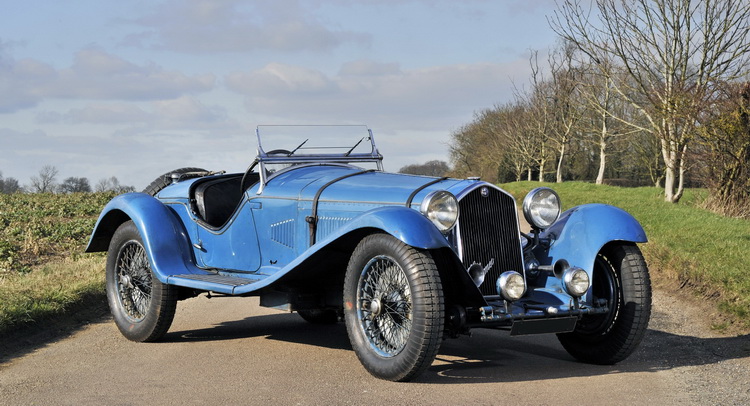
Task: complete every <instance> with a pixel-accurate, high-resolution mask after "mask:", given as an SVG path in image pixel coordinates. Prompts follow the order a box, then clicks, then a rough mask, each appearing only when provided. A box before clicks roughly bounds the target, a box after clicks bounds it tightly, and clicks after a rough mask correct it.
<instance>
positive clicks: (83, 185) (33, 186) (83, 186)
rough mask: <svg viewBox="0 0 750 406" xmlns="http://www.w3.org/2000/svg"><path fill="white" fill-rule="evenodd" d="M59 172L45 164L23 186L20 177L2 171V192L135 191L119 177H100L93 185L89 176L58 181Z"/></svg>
mask: <svg viewBox="0 0 750 406" xmlns="http://www.w3.org/2000/svg"><path fill="white" fill-rule="evenodd" d="M58 174H59V172H58V170H57V168H55V167H54V166H51V165H45V166H43V167H42V169H40V170H39V172H38V173H37V174H36V175H34V176H32V177H31V180H30V183H29V184H28V185H25V186H22V185H21V184H20V183H19V182H18V179H15V178H12V177H8V178H4V177H3V174H2V172H0V193H6V194H10V193H92V192H110V191H112V192H116V193H127V192H134V191H135V187H133V186H127V185H122V184H120V181H119V180H117V177H115V176H112V177H110V178H102V179H100V180H99V181H98V182H97V183H96V184H95V185H94V186H93V187H92V186H91V183H90V182H89V180H88V178H85V177H75V176H71V177H68V178H65V179H63V181H62V182H60V183H58V182H57V176H58Z"/></svg>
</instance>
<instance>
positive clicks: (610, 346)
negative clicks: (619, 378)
mask: <svg viewBox="0 0 750 406" xmlns="http://www.w3.org/2000/svg"><path fill="white" fill-rule="evenodd" d="M590 294H591V295H592V296H593V300H594V301H596V300H600V299H605V300H606V301H607V306H608V307H609V312H608V313H606V314H602V315H593V316H586V317H583V318H582V319H581V320H580V321H579V322H578V324H577V325H576V329H575V330H574V331H573V332H571V333H564V334H558V336H557V337H558V339H559V340H560V343H561V344H562V346H563V347H564V348H565V349H566V350H567V351H568V353H569V354H570V355H572V356H573V357H575V358H576V359H578V360H579V361H583V362H588V363H592V364H602V365H610V364H614V363H617V362H619V361H622V360H624V359H625V358H627V357H628V356H629V355H630V354H631V353H632V352H633V351H634V350H635V348H636V347H637V346H638V344H639V343H640V342H641V339H642V338H643V335H644V334H645V332H646V328H647V327H648V321H649V318H650V315H651V282H650V279H649V275H648V268H647V267H646V261H645V260H644V259H643V255H642V254H641V251H640V250H639V249H638V247H637V246H635V245H630V244H614V245H610V246H607V247H606V248H605V249H603V250H602V252H600V253H599V254H598V255H597V257H596V260H595V262H594V273H593V278H592V285H591V291H590Z"/></svg>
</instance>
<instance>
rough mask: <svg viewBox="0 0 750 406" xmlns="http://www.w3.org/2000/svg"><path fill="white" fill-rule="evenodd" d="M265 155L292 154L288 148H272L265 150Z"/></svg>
mask: <svg viewBox="0 0 750 406" xmlns="http://www.w3.org/2000/svg"><path fill="white" fill-rule="evenodd" d="M266 155H286V156H289V155H292V151H289V150H288V149H273V150H271V151H268V152H266Z"/></svg>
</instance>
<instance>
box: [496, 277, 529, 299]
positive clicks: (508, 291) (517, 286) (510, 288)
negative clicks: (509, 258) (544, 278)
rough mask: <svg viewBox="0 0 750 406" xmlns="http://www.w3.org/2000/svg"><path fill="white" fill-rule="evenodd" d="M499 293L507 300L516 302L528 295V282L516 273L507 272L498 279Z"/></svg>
mask: <svg viewBox="0 0 750 406" xmlns="http://www.w3.org/2000/svg"><path fill="white" fill-rule="evenodd" d="M496 287H497V293H498V294H499V295H500V296H502V297H503V298H504V299H505V300H508V301H511V302H514V301H516V300H518V299H520V298H521V296H523V294H524V293H526V281H525V280H524V279H523V275H521V274H520V273H518V272H516V271H506V272H503V274H502V275H500V277H499V278H497V282H496Z"/></svg>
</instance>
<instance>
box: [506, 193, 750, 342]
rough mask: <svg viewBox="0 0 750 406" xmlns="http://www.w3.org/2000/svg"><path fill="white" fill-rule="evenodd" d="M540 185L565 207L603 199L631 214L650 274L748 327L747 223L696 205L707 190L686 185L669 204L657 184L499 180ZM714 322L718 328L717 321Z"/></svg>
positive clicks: (749, 242)
mask: <svg viewBox="0 0 750 406" xmlns="http://www.w3.org/2000/svg"><path fill="white" fill-rule="evenodd" d="M540 185H543V186H549V187H551V188H553V189H555V191H556V192H557V193H558V194H559V195H560V199H561V200H562V202H563V206H564V208H570V207H573V206H576V205H579V204H584V203H606V204H611V205H614V206H617V207H620V208H622V209H624V210H626V211H628V212H629V213H630V214H632V215H633V216H634V217H635V218H636V219H637V220H638V221H639V222H640V223H641V225H642V226H643V228H644V230H645V231H646V235H647V236H648V238H649V243H647V244H642V245H641V250H642V251H643V253H644V255H645V256H646V260H647V261H648V263H649V267H650V270H651V273H652V277H654V278H661V279H671V280H676V281H677V282H678V283H679V286H688V287H690V288H692V289H693V290H695V291H696V292H697V293H699V294H700V295H702V296H703V297H706V298H710V300H711V301H712V302H713V303H715V305H716V306H718V308H719V309H720V310H722V311H723V312H725V313H729V314H731V315H733V316H734V317H735V318H736V321H738V322H739V324H741V325H742V328H744V329H748V328H750V273H748V272H747V271H746V270H745V267H746V262H745V261H747V258H748V257H749V256H750V248H749V247H750V222H749V221H747V220H742V219H732V218H727V217H722V216H720V215H717V214H714V213H711V212H709V211H706V210H704V209H701V208H698V207H696V203H697V202H700V201H701V200H702V199H703V198H704V197H705V195H706V192H705V191H703V190H687V191H686V194H685V196H684V197H683V199H682V200H681V201H680V203H678V204H671V203H667V202H665V201H664V199H663V191H662V190H661V189H660V188H654V187H640V188H620V187H614V186H606V185H595V184H591V183H582V182H565V183H562V184H554V183H545V184H540V183H539V182H514V183H507V184H502V185H500V187H502V188H503V189H505V190H507V191H508V192H509V193H511V194H512V195H513V196H515V197H516V199H523V196H525V194H526V193H528V191H530V190H531V189H533V188H535V187H538V186H540ZM715 327H717V328H721V325H716V326H715Z"/></svg>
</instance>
